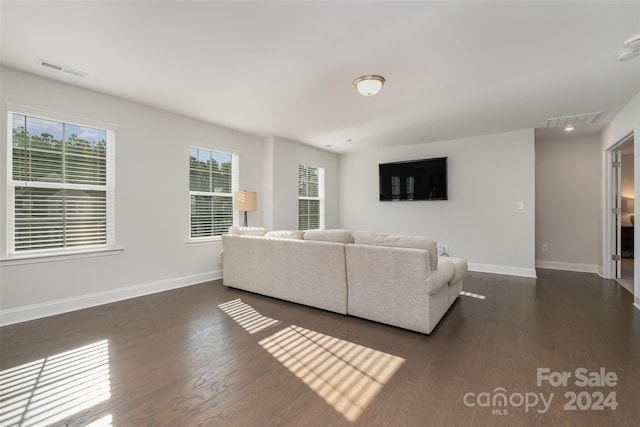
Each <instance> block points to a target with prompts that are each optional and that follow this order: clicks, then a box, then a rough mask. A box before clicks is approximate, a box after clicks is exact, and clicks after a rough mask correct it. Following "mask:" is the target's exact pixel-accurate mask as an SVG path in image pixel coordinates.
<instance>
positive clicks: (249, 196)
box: [233, 191, 258, 227]
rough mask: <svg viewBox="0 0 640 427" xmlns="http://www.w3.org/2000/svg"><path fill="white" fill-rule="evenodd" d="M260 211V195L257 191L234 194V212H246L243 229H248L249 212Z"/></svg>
mask: <svg viewBox="0 0 640 427" xmlns="http://www.w3.org/2000/svg"><path fill="white" fill-rule="evenodd" d="M257 209H258V193H256V192H255V191H236V192H235V193H233V210H234V211H244V223H243V224H242V226H243V227H248V223H247V212H249V211H251V212H253V211H255V210H257Z"/></svg>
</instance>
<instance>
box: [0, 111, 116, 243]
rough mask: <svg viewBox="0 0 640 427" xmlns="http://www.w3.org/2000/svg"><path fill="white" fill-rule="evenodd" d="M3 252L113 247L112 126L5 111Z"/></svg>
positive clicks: (113, 168)
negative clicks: (5, 244)
mask: <svg viewBox="0 0 640 427" xmlns="http://www.w3.org/2000/svg"><path fill="white" fill-rule="evenodd" d="M8 119H9V123H11V126H12V132H11V135H10V142H9V164H8V167H7V170H8V176H7V182H8V191H7V193H8V203H7V204H8V212H7V213H8V215H7V220H8V221H7V226H8V233H7V237H8V248H7V250H8V252H9V255H37V254H43V255H46V254H50V253H52V252H54V253H59V252H69V251H82V250H86V249H99V248H113V247H114V246H115V231H114V206H113V204H114V203H113V201H114V185H113V183H114V182H115V181H114V170H115V167H114V161H113V160H114V159H115V156H114V148H115V147H114V146H115V132H114V131H113V130H107V129H98V128H95V127H92V126H85V125H83V124H78V123H66V122H64V121H59V120H56V119H51V118H44V117H39V116H35V115H28V114H22V113H20V112H14V111H10V112H9V117H8Z"/></svg>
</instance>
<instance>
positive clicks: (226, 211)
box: [189, 147, 237, 239]
mask: <svg viewBox="0 0 640 427" xmlns="http://www.w3.org/2000/svg"><path fill="white" fill-rule="evenodd" d="M236 163H237V156H235V155H233V154H229V153H221V152H217V151H211V150H207V149H203V148H196V147H191V148H190V149H189V197H190V199H191V227H190V228H191V232H190V233H191V234H190V235H191V238H192V239H197V238H207V237H208V238H211V237H214V236H220V235H222V234H224V233H226V232H228V230H229V227H230V226H232V225H233V192H234V191H235V190H236V188H237V184H236V183H237V179H236V171H237V166H235V164H236Z"/></svg>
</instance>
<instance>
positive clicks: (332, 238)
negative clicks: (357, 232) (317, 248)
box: [304, 229, 353, 244]
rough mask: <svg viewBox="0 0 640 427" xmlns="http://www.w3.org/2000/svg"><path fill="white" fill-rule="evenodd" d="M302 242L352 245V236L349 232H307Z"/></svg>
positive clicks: (336, 230)
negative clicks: (315, 241)
mask: <svg viewBox="0 0 640 427" xmlns="http://www.w3.org/2000/svg"><path fill="white" fill-rule="evenodd" d="M304 240H317V241H321V242H334V243H344V244H348V243H353V235H352V234H351V232H350V231H349V230H338V229H335V230H309V231H305V232H304Z"/></svg>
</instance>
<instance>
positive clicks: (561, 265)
mask: <svg viewBox="0 0 640 427" xmlns="http://www.w3.org/2000/svg"><path fill="white" fill-rule="evenodd" d="M536 267H537V268H548V269H550V270H564V271H577V272H580V273H596V274H599V273H601V272H602V270H601V268H600V266H599V265H595V264H577V263H573V262H557V261H545V260H536Z"/></svg>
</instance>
